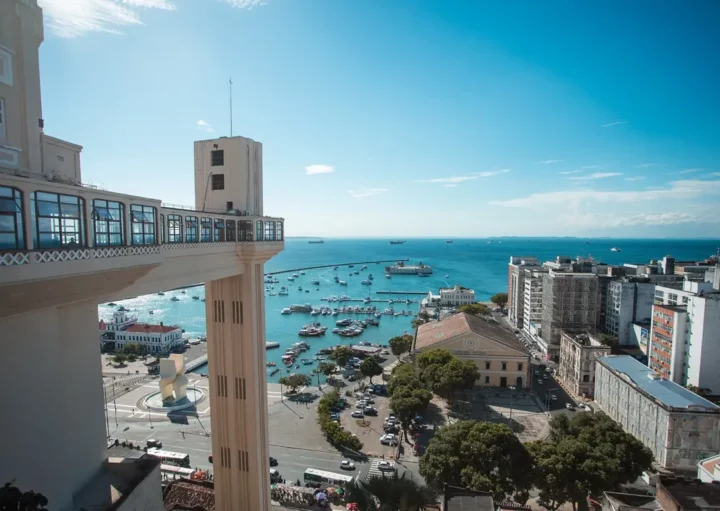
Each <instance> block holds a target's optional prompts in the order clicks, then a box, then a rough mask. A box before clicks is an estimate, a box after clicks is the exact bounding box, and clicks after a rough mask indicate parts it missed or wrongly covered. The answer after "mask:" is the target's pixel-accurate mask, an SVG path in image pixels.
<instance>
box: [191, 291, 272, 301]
mask: <svg viewBox="0 0 720 511" xmlns="http://www.w3.org/2000/svg"><path fill="white" fill-rule="evenodd" d="M270 296H277V293H276V292H275V291H270ZM204 301H205V299H204V298H203V302H204Z"/></svg>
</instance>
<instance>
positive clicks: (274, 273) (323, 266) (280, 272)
mask: <svg viewBox="0 0 720 511" xmlns="http://www.w3.org/2000/svg"><path fill="white" fill-rule="evenodd" d="M409 260H410V259H409V258H405V259H390V260H384V261H359V262H356V263H353V262H350V263H334V264H322V265H319V266H306V267H304V268H293V269H292V270H280V271H271V272H267V273H266V274H265V275H281V274H283V273H297V272H299V271H305V270H319V269H322V268H334V267H335V266H337V267H338V268H339V267H341V266H348V265H351V264H352V265H356V264H382V263H397V262H398V261H409ZM368 269H369V268H368ZM383 271H385V270H384V269H383ZM424 294H427V293H424Z"/></svg>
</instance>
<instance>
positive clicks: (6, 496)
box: [0, 482, 48, 511]
mask: <svg viewBox="0 0 720 511" xmlns="http://www.w3.org/2000/svg"><path fill="white" fill-rule="evenodd" d="M47 505H48V499H47V497H45V495H43V494H42V493H35V492H34V491H26V492H23V491H21V490H20V489H19V488H17V487H15V486H13V485H12V482H9V483H5V484H4V485H3V486H2V488H0V509H2V510H3V511H4V510H8V511H42V510H44V509H46V507H45V506H47Z"/></svg>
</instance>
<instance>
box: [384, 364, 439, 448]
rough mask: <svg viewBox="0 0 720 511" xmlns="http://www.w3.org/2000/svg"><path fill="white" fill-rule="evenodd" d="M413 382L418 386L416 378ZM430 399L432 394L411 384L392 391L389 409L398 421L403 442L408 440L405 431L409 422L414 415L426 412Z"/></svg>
mask: <svg viewBox="0 0 720 511" xmlns="http://www.w3.org/2000/svg"><path fill="white" fill-rule="evenodd" d="M415 380H416V381H417V383H418V384H419V383H420V381H419V380H417V378H416V379H415ZM431 399H432V393H431V392H430V391H429V390H427V389H425V388H423V387H417V386H414V385H412V384H411V385H404V386H400V387H397V386H396V387H395V388H394V389H393V393H392V395H391V396H390V409H392V411H393V412H394V413H395V415H396V416H397V418H398V419H399V420H400V425H401V426H402V429H403V433H404V435H405V441H407V439H408V438H407V430H408V428H409V427H410V422H411V421H412V420H413V418H414V417H415V416H416V415H418V414H422V413H423V412H425V410H427V407H428V405H429V404H430V400H431Z"/></svg>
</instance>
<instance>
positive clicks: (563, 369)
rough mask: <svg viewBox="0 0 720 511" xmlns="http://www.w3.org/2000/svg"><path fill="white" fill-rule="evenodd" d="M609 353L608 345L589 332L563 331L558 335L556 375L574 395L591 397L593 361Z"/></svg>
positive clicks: (593, 383)
mask: <svg viewBox="0 0 720 511" xmlns="http://www.w3.org/2000/svg"><path fill="white" fill-rule="evenodd" d="M609 354H610V346H606V345H604V344H603V343H601V342H600V340H599V338H598V337H597V336H596V335H594V334H592V333H590V332H583V333H579V334H576V333H571V332H565V331H563V332H562V334H561V337H560V362H559V363H558V377H559V378H560V379H561V380H562V381H563V382H564V383H565V385H566V386H567V388H568V389H570V391H571V392H572V393H573V394H575V395H576V396H585V397H592V395H593V392H594V391H595V368H596V364H595V361H596V360H597V359H598V358H600V357H606V356H608V355H609Z"/></svg>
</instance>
